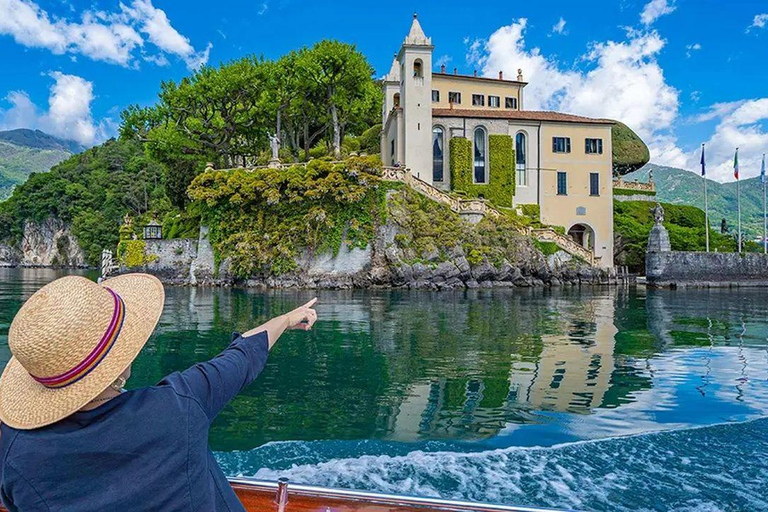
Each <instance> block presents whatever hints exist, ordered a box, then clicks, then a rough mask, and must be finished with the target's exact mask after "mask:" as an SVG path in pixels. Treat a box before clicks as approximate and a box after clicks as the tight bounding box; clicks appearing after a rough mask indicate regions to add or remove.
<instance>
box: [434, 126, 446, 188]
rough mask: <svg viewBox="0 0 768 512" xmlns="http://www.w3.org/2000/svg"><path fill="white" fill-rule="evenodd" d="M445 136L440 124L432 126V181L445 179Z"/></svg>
mask: <svg viewBox="0 0 768 512" xmlns="http://www.w3.org/2000/svg"><path fill="white" fill-rule="evenodd" d="M444 154H445V136H444V133H443V129H442V128H440V127H439V126H435V127H434V128H432V181H443V161H444V156H443V155H444Z"/></svg>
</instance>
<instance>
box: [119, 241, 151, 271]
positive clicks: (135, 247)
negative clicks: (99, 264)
mask: <svg viewBox="0 0 768 512" xmlns="http://www.w3.org/2000/svg"><path fill="white" fill-rule="evenodd" d="M157 258H158V256H157V255H156V254H147V244H146V242H145V241H144V240H122V241H121V242H120V243H119V244H117V259H118V261H119V262H120V263H122V264H123V265H125V266H126V267H128V268H134V267H142V266H144V265H146V264H147V263H151V262H153V261H155V260H157Z"/></svg>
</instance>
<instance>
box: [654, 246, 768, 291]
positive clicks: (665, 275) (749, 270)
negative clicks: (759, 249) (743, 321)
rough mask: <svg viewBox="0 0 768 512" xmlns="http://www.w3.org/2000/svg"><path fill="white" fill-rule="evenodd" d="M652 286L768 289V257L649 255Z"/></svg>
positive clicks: (698, 254) (715, 253) (752, 255)
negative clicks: (760, 287)
mask: <svg viewBox="0 0 768 512" xmlns="http://www.w3.org/2000/svg"><path fill="white" fill-rule="evenodd" d="M645 272H646V277H647V280H648V284H649V285H651V286H659V287H675V286H699V287H730V286H768V256H766V255H764V254H757V253H747V254H738V253H724V252H721V253H717V252H710V253H706V252H683V251H670V252H648V253H646V255H645Z"/></svg>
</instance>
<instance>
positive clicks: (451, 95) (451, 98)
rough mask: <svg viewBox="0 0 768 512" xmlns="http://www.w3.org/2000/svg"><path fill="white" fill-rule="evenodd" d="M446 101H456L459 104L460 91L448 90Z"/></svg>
mask: <svg viewBox="0 0 768 512" xmlns="http://www.w3.org/2000/svg"><path fill="white" fill-rule="evenodd" d="M448 103H456V104H457V105H460V104H461V93H460V92H449V93H448Z"/></svg>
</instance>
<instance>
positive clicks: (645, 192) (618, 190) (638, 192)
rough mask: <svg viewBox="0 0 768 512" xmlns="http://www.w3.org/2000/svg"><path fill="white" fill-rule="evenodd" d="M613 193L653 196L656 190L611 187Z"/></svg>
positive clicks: (617, 194)
mask: <svg viewBox="0 0 768 512" xmlns="http://www.w3.org/2000/svg"><path fill="white" fill-rule="evenodd" d="M613 195H615V196H655V195H656V192H651V191H650V190H629V189H626V188H615V189H613Z"/></svg>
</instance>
